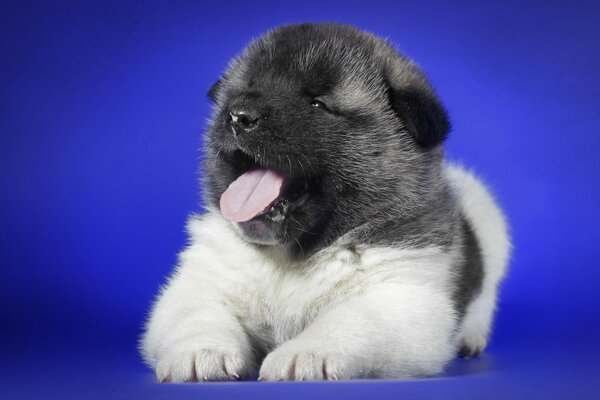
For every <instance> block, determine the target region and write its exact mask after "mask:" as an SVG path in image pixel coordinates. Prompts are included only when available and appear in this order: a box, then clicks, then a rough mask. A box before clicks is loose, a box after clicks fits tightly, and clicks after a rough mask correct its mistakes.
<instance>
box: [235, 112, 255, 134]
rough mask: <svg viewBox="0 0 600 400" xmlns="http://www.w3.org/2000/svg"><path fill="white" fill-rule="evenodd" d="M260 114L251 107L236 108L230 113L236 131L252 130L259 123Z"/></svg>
mask: <svg viewBox="0 0 600 400" xmlns="http://www.w3.org/2000/svg"><path fill="white" fill-rule="evenodd" d="M259 118H260V115H259V114H258V112H256V111H255V110H252V109H250V108H239V109H238V108H234V109H232V110H231V112H230V113H229V121H230V123H231V125H232V126H233V127H234V128H235V131H236V132H237V131H238V130H240V129H241V130H244V131H251V130H252V129H254V128H256V126H257V125H258V120H259Z"/></svg>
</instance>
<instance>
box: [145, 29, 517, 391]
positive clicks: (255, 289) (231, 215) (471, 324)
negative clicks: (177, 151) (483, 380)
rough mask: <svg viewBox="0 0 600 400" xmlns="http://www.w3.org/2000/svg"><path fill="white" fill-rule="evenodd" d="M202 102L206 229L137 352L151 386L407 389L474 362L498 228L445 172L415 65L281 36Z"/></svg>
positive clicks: (386, 54) (349, 38)
mask: <svg viewBox="0 0 600 400" xmlns="http://www.w3.org/2000/svg"><path fill="white" fill-rule="evenodd" d="M209 97H210V98H211V99H212V101H213V103H214V113H213V117H212V119H211V121H210V123H209V126H208V129H207V132H206V136H205V139H206V140H205V147H204V158H203V160H204V177H205V204H207V212H206V213H205V214H203V215H198V216H193V217H192V218H191V219H190V220H189V223H188V226H187V229H188V232H189V235H190V241H189V245H188V246H187V248H186V249H185V250H184V251H183V252H182V253H181V254H180V258H179V264H178V267H177V268H176V269H175V271H174V272H173V275H172V276H171V278H170V279H169V281H168V283H167V284H166V286H165V287H164V288H163V290H162V291H161V293H160V295H159V296H158V300H157V301H156V303H155V304H154V307H153V308H152V311H151V315H150V318H149V321H148V324H147V327H146V331H145V334H144V336H143V339H142V344H141V349H142V353H143V356H144V358H145V360H146V361H147V362H148V364H149V365H150V366H152V368H153V369H154V370H155V371H156V375H157V378H158V380H160V381H171V382H183V381H196V380H198V381H213V380H231V379H240V378H248V377H256V376H257V375H258V377H259V379H260V380H269V381H275V380H323V379H352V378H366V377H387V378H396V377H410V376H422V375H432V374H437V373H439V372H441V371H442V370H443V368H444V366H445V365H446V364H447V363H448V362H449V361H450V360H451V359H452V358H453V357H454V356H455V355H456V354H457V353H458V352H462V354H463V355H464V356H473V355H476V354H478V353H479V352H481V351H482V350H483V349H484V348H485V346H486V343H487V340H488V337H489V334H490V326H491V324H492V317H493V314H494V308H495V304H496V297H497V290H498V285H499V282H500V281H501V279H502V276H503V275H504V272H505V267H506V264H507V260H508V256H509V249H510V244H509V238H508V235H507V227H506V224H505V221H504V218H503V215H502V213H501V211H500V210H499V209H498V207H497V206H496V204H495V202H494V200H493V198H492V196H491V195H490V194H489V192H488V191H487V190H486V188H485V187H484V186H483V184H482V183H481V182H480V181H479V180H478V179H476V178H475V177H474V176H473V175H471V174H470V173H468V172H466V171H465V170H463V169H461V168H459V167H457V166H452V165H449V164H447V163H445V161H444V158H443V157H444V152H443V147H442V143H443V141H444V139H445V138H446V136H447V134H448V131H449V129H450V124H449V121H448V116H447V114H446V111H445V110H444V107H443V106H442V104H441V103H440V101H439V99H438V98H437V97H436V94H435V93H434V90H433V89H432V87H431V86H430V84H429V83H428V81H427V79H426V78H425V76H424V75H423V73H422V72H421V71H420V70H419V68H418V67H417V66H416V65H415V64H414V63H413V62H411V61H410V60H408V59H407V58H405V57H404V56H403V55H401V54H399V53H398V52H397V51H396V50H395V49H394V48H393V47H392V46H391V45H390V44H389V43H387V42H386V41H384V40H381V39H379V38H377V37H375V36H373V35H371V34H369V33H365V32H362V31H359V30H357V29H354V28H352V27H348V26H342V25H335V24H302V25H292V26H284V27H280V28H278V29H275V30H273V31H270V32H268V33H267V34H265V35H264V36H262V37H261V38H259V39H258V40H256V41H254V42H252V43H251V44H250V45H249V46H248V47H247V48H246V49H245V50H244V52H243V53H242V54H241V56H240V57H237V58H235V59H234V60H233V61H232V62H231V64H230V65H229V67H228V68H227V70H226V71H225V73H224V74H223V75H222V77H221V79H219V80H218V82H217V83H215V85H214V86H213V87H212V88H211V89H210V92H209Z"/></svg>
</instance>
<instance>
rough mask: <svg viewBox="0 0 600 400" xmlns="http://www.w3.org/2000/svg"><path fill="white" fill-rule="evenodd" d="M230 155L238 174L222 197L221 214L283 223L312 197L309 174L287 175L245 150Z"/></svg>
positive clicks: (230, 161)
mask: <svg viewBox="0 0 600 400" xmlns="http://www.w3.org/2000/svg"><path fill="white" fill-rule="evenodd" d="M226 157H227V158H226V161H227V162H228V163H229V164H230V165H231V166H232V167H233V169H234V171H235V174H236V176H237V178H236V179H235V180H234V181H233V182H232V183H231V184H230V185H229V187H228V188H227V189H226V190H225V192H223V194H222V195H221V199H220V207H221V214H222V215H223V216H224V217H225V218H227V219H228V220H230V221H233V222H237V223H243V222H247V221H250V220H252V219H255V218H257V217H259V216H260V217H264V218H265V219H267V220H270V221H272V222H282V221H283V220H284V219H285V218H286V217H287V215H288V214H289V213H290V212H291V211H292V210H293V209H295V208H297V207H299V206H301V205H302V204H303V203H304V202H305V201H306V199H307V198H308V195H309V188H310V181H309V180H308V179H307V178H306V177H305V176H303V175H302V176H293V175H291V176H286V175H285V174H283V173H281V172H279V171H276V170H274V169H270V168H268V167H265V166H262V165H260V164H258V163H256V162H254V161H253V160H252V158H251V157H250V156H248V155H247V154H245V153H243V152H242V151H241V150H235V151H234V152H233V153H232V154H230V155H229V156H226Z"/></svg>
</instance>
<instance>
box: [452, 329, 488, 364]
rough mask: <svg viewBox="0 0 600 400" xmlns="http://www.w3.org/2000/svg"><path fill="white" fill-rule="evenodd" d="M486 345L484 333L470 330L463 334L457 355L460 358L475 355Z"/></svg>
mask: <svg viewBox="0 0 600 400" xmlns="http://www.w3.org/2000/svg"><path fill="white" fill-rule="evenodd" d="M486 346H487V339H486V337H485V336H484V335H482V334H480V333H476V332H470V333H467V334H465V335H464V337H463V339H462V343H461V346H460V349H459V352H458V355H459V356H460V357H462V358H471V357H477V356H478V355H479V354H481V352H483V350H485V347H486Z"/></svg>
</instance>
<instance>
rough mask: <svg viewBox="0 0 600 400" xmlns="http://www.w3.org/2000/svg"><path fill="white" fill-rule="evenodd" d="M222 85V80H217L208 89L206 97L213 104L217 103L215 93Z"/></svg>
mask: <svg viewBox="0 0 600 400" xmlns="http://www.w3.org/2000/svg"><path fill="white" fill-rule="evenodd" d="M222 83H223V80H222V79H219V80H218V81H216V82H215V83H213V84H212V86H211V87H210V89H208V93H207V96H208V98H209V99H210V100H211V101H212V102H213V103H215V102H216V101H217V93H218V92H219V90H220V89H221V84H222Z"/></svg>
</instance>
